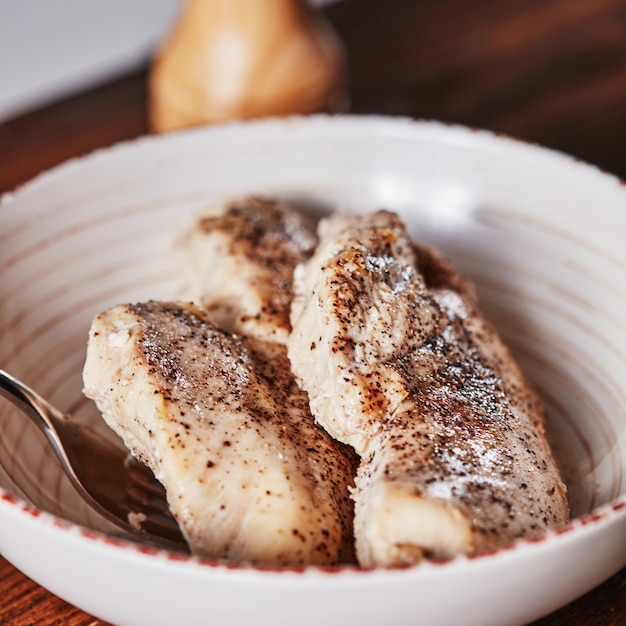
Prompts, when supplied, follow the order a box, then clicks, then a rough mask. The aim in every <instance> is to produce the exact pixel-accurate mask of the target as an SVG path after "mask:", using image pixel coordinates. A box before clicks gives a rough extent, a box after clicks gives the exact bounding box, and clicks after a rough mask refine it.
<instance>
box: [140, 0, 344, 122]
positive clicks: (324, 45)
mask: <svg viewBox="0 0 626 626" xmlns="http://www.w3.org/2000/svg"><path fill="white" fill-rule="evenodd" d="M149 81H150V82H149V96H150V102H149V117H150V124H151V127H152V130H153V131H155V132H164V131H169V130H174V129H177V128H183V127H188V126H196V125H199V124H206V123H212V122H222V121H226V120H232V119H247V118H256V117H264V116H273V115H289V114H307V113H312V112H315V111H330V112H336V111H339V110H341V109H342V107H343V106H344V104H345V102H346V96H345V94H346V92H345V57H344V54H343V48H342V46H341V43H340V41H339V39H338V38H337V36H336V35H335V33H334V31H333V30H332V28H331V27H330V25H329V24H328V22H327V21H326V20H325V19H324V17H323V16H322V14H321V13H319V12H318V11H316V10H314V9H312V8H311V7H310V6H309V5H308V4H307V3H306V1H305V0H186V2H185V4H184V5H183V8H182V11H181V14H180V16H179V19H178V21H177V23H176V24H175V25H174V27H173V29H172V31H171V33H170V34H169V36H168V37H167V38H166V39H165V41H164V42H163V45H162V46H161V48H160V49H159V50H158V51H157V53H156V55H155V58H154V62H153V65H152V67H151V71H150V78H149Z"/></svg>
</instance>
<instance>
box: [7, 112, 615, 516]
mask: <svg viewBox="0 0 626 626" xmlns="http://www.w3.org/2000/svg"><path fill="white" fill-rule="evenodd" d="M250 193H254V194H266V195H271V196H277V197H282V198H286V199H288V200H291V201H293V202H295V203H297V204H298V206H300V207H302V209H303V210H306V211H310V212H313V213H318V214H322V213H325V212H327V211H329V210H332V209H335V208H338V209H341V210H347V211H370V210H374V209H378V208H387V209H392V210H396V211H398V212H399V213H400V214H401V215H402V216H403V217H404V218H405V219H406V221H407V222H408V224H409V228H410V232H411V233H412V234H413V236H414V237H415V238H416V239H418V240H420V241H424V242H427V243H430V244H433V245H435V246H437V247H438V248H439V249H440V250H442V251H443V252H444V253H445V254H447V255H448V256H449V257H450V258H451V259H452V260H453V262H454V263H455V264H456V265H457V267H458V268H460V269H461V270H462V272H464V273H465V274H466V275H467V276H469V277H470V278H471V279H472V280H473V281H474V282H475V285H476V288H477V291H478V295H479V299H480V302H481V303H482V307H483V309H484V311H485V312H486V314H487V316H488V317H489V318H490V319H491V320H492V322H493V323H494V324H495V326H496V327H497V328H498V329H499V331H500V333H501V334H502V336H503V338H504V339H505V341H506V342H507V343H508V345H509V346H510V347H511V349H512V351H513V353H514V354H515V356H516V357H517V359H518V360H519V362H520V363H521V365H522V367H523V368H524V369H525V371H526V372H527V374H528V376H529V377H530V379H531V380H532V381H533V383H534V384H535V385H536V386H537V388H538V390H539V392H540V394H541V395H542V397H543V399H544V401H545V404H546V407H547V413H548V427H549V434H550V437H551V441H552V444H553V449H554V451H555V455H556V457H557V459H558V462H559V464H560V466H561V469H562V472H563V474H564V477H565V481H566V483H567V485H568V489H569V497H570V502H571V507H572V512H573V515H574V517H579V516H584V515H587V514H591V513H592V512H593V511H595V510H597V509H598V507H602V506H604V505H608V504H610V503H612V502H616V501H619V500H620V499H623V498H624V496H625V494H626V469H625V466H626V385H625V382H624V381H626V186H625V185H624V183H623V182H621V181H619V180H617V179H616V178H613V177H611V176H609V175H607V174H604V173H602V172H600V171H598V170H597V169H595V168H593V167H590V166H588V165H585V164H583V163H579V162H576V161H575V160H574V159H571V158H569V157H567V156H564V155H561V154H557V153H553V152H550V151H547V150H544V149H541V148H538V147H534V146H529V145H526V144H523V143H520V142H516V141H513V140H510V139H506V138H501V137H496V136H494V135H492V134H489V133H486V132H481V131H473V130H469V129H466V128H458V127H447V126H444V125H441V124H438V123H426V122H423V123H420V122H411V121H408V120H393V119H384V118H382V119H381V118H351V117H345V118H325V117H319V118H310V119H304V120H298V119H293V120H282V121H281V120H270V121H265V122H259V123H255V124H249V125H248V124H242V125H233V126H224V127H215V128H208V129H203V130H197V131H191V132H183V133H179V134H174V135H170V136H166V137H161V138H145V139H143V140H141V141H138V142H134V143H132V144H129V145H121V146H117V147H114V148H113V149H110V150H105V151H102V152H100V153H97V154H94V155H91V156H89V157H87V158H85V159H79V160H77V161H74V162H70V163H68V164H66V165H63V166H61V167H59V168H57V169H55V170H53V171H52V172H50V173H48V174H45V175H43V176H40V177H39V178H37V179H36V180H35V181H33V182H31V183H29V184H27V185H26V186H24V187H23V188H21V189H18V190H17V191H16V192H15V193H14V194H11V195H7V196H6V197H5V198H4V199H3V202H2V204H1V205H0V367H2V368H4V369H6V370H8V371H9V372H11V373H13V374H14V375H15V376H17V377H19V378H21V379H23V380H24V381H25V382H26V383H28V384H30V385H31V386H33V387H34V388H36V389H37V390H38V391H40V392H41V393H42V394H44V395H45V396H47V397H48V398H49V399H50V400H51V401H52V402H53V403H55V404H56V405H58V406H59V407H60V408H61V409H63V410H66V411H69V412H71V413H72V414H73V415H74V416H75V418H76V419H77V420H84V421H86V422H88V421H91V422H92V423H93V424H94V427H96V428H102V424H101V423H100V422H99V418H98V415H97V414H96V411H95V410H94V408H93V407H92V405H91V404H90V402H88V401H86V400H85V399H84V398H83V396H82V393H81V369H82V365H83V361H84V355H85V347H86V340H87V331H88V328H89V325H90V322H91V319H92V318H93V316H94V315H95V314H96V313H98V312H99V311H101V310H103V309H105V308H107V307H109V306H111V305H114V304H117V303H121V302H129V301H140V300H145V299H159V298H164V299H170V298H172V297H174V296H175V294H176V292H177V289H178V287H179V278H178V271H177V267H176V261H175V256H174V254H173V249H174V246H175V242H176V238H177V236H178V234H179V233H180V231H181V230H182V228H183V225H184V223H185V221H186V220H187V219H188V218H189V216H190V215H192V214H194V213H195V212H196V211H198V210H200V209H201V208H203V207H205V206H207V205H212V204H215V203H219V202H222V201H225V200H227V199H231V198H234V197H237V196H241V195H245V194H250ZM0 427H1V429H2V437H1V438H0V487H1V488H3V489H5V490H6V491H8V492H9V493H12V494H15V495H17V496H20V497H24V498H26V499H27V500H28V501H30V502H32V503H33V504H34V505H36V506H37V507H39V508H40V509H42V510H45V511H48V512H51V513H54V514H56V515H59V516H61V517H63V518H66V519H69V520H73V521H76V522H79V523H80V524H84V525H87V526H89V525H90V524H91V523H92V522H91V520H90V519H89V516H88V515H86V514H85V512H84V511H83V510H82V508H81V507H80V505H79V503H77V502H76V500H75V498H73V497H72V494H71V490H69V489H68V488H67V485H66V484H65V482H64V480H63V477H62V474H61V472H60V471H59V469H58V466H57V465H56V464H55V462H54V460H53V459H52V458H51V455H50V453H49V452H48V451H47V449H46V447H45V446H44V445H43V444H42V441H41V437H40V436H39V433H38V432H37V431H36V430H35V429H34V428H32V426H31V425H30V424H29V423H27V422H26V421H25V419H24V418H23V417H22V416H21V415H20V414H19V413H17V412H16V411H15V410H14V409H12V408H11V407H10V406H9V405H8V404H7V403H5V402H0Z"/></svg>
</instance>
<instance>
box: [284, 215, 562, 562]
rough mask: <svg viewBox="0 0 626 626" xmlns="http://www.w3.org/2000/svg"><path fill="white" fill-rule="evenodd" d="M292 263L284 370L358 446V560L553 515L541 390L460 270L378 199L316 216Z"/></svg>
mask: <svg viewBox="0 0 626 626" xmlns="http://www.w3.org/2000/svg"><path fill="white" fill-rule="evenodd" d="M319 237H320V244H319V246H318V248H317V250H316V252H315V254H314V256H313V257H312V258H311V260H310V261H308V262H306V263H304V264H302V265H300V266H299V267H298V269H297V271H296V275H295V293H296V296H295V300H294V302H293V305H292V325H293V332H292V334H291V336H290V339H289V342H288V351H289V357H290V359H291V363H292V369H293V371H294V372H295V374H296V376H297V378H298V380H299V383H300V385H301V386H302V387H303V388H304V389H305V390H306V391H307V392H308V394H309V397H310V403H311V408H312V411H313V414H314V415H315V417H316V418H317V420H318V421H319V422H320V423H321V424H322V425H323V426H324V427H325V428H326V429H327V430H328V431H329V432H330V433H331V434H332V435H333V436H334V437H336V438H337V439H339V440H340V441H343V442H345V443H347V444H350V445H351V446H354V448H355V450H356V451H357V453H358V454H359V455H360V457H361V463H360V465H359V469H358V475H357V478H356V488H355V490H354V493H353V497H354V500H355V506H356V517H355V541H356V549H357V556H358V559H359V562H360V563H361V564H362V565H364V566H378V565H398V564H407V563H413V562H416V561H418V560H420V559H422V558H424V557H430V558H435V559H442V558H448V557H451V556H454V555H457V554H461V553H474V552H481V551H484V550H488V549H492V548H495V547H498V546H502V545H504V544H507V543H509V542H511V541H512V540H514V539H515V538H518V537H527V536H531V535H535V534H537V533H540V532H541V531H543V530H545V529H546V528H548V527H550V526H554V525H557V524H560V523H562V522H564V521H565V520H566V519H567V517H568V504H567V499H566V489H565V486H564V484H563V483H562V481H561V479H560V476H559V471H558V469H557V466H556V464H555V462H554V460H553V458H552V456H551V452H550V449H549V446H548V443H547V441H546V436H545V432H544V426H543V414H542V408H541V403H540V402H539V399H538V398H537V396H536V394H535V393H534V392H533V390H532V389H531V387H530V386H529V384H528V383H527V381H526V380H525V378H524V376H523V374H522V372H521V371H520V369H519V368H518V366H517V365H516V364H515V363H514V361H513V359H512V357H511V355H510V354H509V352H508V351H507V349H506V348H505V346H504V345H503V343H502V341H501V340H500V338H499V337H498V335H497V334H496V332H495V331H494V329H493V328H492V327H491V326H490V325H489V324H488V323H487V322H486V321H485V319H484V317H483V316H482V315H481V313H480V311H479V310H478V309H477V306H476V301H475V298H474V295H473V292H472V289H471V287H470V286H469V284H468V283H467V282H466V281H464V280H463V279H462V278H461V277H460V276H459V275H458V273H457V272H456V271H455V270H454V269H453V268H452V267H451V266H450V265H449V264H447V263H445V262H444V261H442V260H441V259H440V258H439V257H438V256H437V255H436V254H435V253H434V252H433V251H432V250H429V249H427V248H422V247H416V246H414V245H413V244H412V242H411V241H410V239H409V237H408V236H407V234H406V232H405V226H404V224H403V223H402V222H401V221H400V220H399V219H398V217H397V216H396V215H394V214H392V213H389V212H384V211H381V212H378V213H374V214H371V215H368V216H364V217H351V216H341V215H336V216H333V217H330V218H327V219H325V220H324V221H322V223H321V225H320V228H319Z"/></svg>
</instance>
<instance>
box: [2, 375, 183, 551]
mask: <svg viewBox="0 0 626 626" xmlns="http://www.w3.org/2000/svg"><path fill="white" fill-rule="evenodd" d="M0 395H2V396H4V397H5V398H6V399H7V400H9V401H10V402H11V403H12V404H13V405H15V406H16V407H17V408H18V409H20V410H21V411H22V412H23V413H24V414H25V415H26V416H28V417H29V418H30V420H31V421H32V422H33V423H34V424H35V425H36V426H37V427H38V428H39V429H40V430H41V431H42V432H43V434H44V435H45V436H46V439H47V440H48V442H49V443H50V445H51V447H52V450H53V452H54V453H55V455H56V456H57V458H58V459H59V461H60V462H61V465H62V467H63V469H64V471H65V473H66V474H67V476H68V478H69V480H70V482H71V484H72V485H73V487H74V489H75V490H76V492H77V493H78V495H79V496H80V497H81V498H82V499H83V500H84V501H85V503H87V505H88V506H89V507H91V508H92V509H93V510H94V511H95V512H96V513H98V514H99V515H100V516H101V517H103V518H104V519H106V520H107V521H108V522H109V523H111V524H113V525H114V526H115V528H116V532H115V535H116V536H119V537H122V538H125V539H131V540H134V541H140V542H142V543H147V544H151V545H153V546H155V547H159V548H166V549H170V550H176V551H185V552H187V551H188V548H187V544H186V542H185V540H184V539H183V536H182V534H181V532H180V529H179V527H178V524H177V523H176V520H175V519H174V518H173V517H172V515H171V513H170V512H169V508H168V506H167V501H166V499H165V490H164V489H163V487H162V485H161V484H160V483H159V482H158V481H157V480H156V479H155V477H154V475H153V474H152V472H151V471H150V470H149V469H148V468H147V467H146V466H145V465H143V463H140V462H139V461H137V460H135V459H134V458H133V457H132V456H131V455H130V454H129V453H128V451H127V450H126V449H125V448H124V447H123V446H122V445H121V444H120V445H116V444H115V443H112V442H111V441H109V440H108V439H105V438H104V437H102V436H101V435H99V434H97V433H96V432H95V431H93V430H91V429H88V428H86V427H84V426H81V425H80V424H77V423H76V422H74V421H72V420H71V419H70V418H69V416H67V415H64V414H63V413H62V412H61V411H59V410H58V409H57V408H55V407H54V406H52V405H51V404H50V403H49V402H48V401H47V400H45V399H44V398H43V397H41V396H40V395H39V394H38V393H36V392H35V391H33V390H32V389H30V388H29V387H27V386H26V385H25V384H24V383H22V382H21V381H19V380H17V379H16V378H14V377H13V376H11V375H10V374H8V373H7V372H5V371H4V370H1V369H0Z"/></svg>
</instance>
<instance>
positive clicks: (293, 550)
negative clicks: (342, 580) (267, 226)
mask: <svg viewBox="0 0 626 626" xmlns="http://www.w3.org/2000/svg"><path fill="white" fill-rule="evenodd" d="M84 388H85V393H86V395H87V396H88V397H90V398H92V399H94V400H95V402H96V404H97V406H98V408H99V409H100V410H101V412H102V415H103V417H104V419H105V420H106V422H107V423H108V424H109V425H110V426H111V428H113V430H115V431H116V432H117V433H118V434H119V435H120V436H121V437H122V439H123V440H124V442H125V444H126V445H127V447H128V448H129V449H130V450H131V451H133V453H134V454H135V455H136V456H137V457H138V458H140V459H141V460H143V461H144V462H145V463H146V464H147V465H148V466H149V467H150V468H151V469H152V470H153V471H154V473H155V475H156V476H157V478H159V480H160V481H161V482H162V483H163V485H164V486H165V488H166V492H167V498H168V503H169V506H170V508H171V510H172V513H173V514H174V516H175V517H176V519H177V520H178V522H179V524H180V526H181V529H182V531H183V534H184V535H185V537H186V539H187V540H188V542H189V545H190V547H191V549H192V551H193V552H194V553H196V554H198V555H203V556H208V557H212V558H220V559H222V558H223V559H228V560H232V561H236V562H249V563H256V564H264V565H306V564H332V563H338V562H346V561H351V560H353V558H354V557H353V540H352V508H353V506H352V502H351V501H350V497H349V493H348V485H349V484H351V483H352V476H353V472H354V466H353V463H352V462H351V460H350V456H349V455H346V453H345V450H344V448H343V446H341V444H339V443H338V442H336V441H334V440H333V439H332V438H331V437H329V436H328V434H327V433H326V432H325V431H324V430H323V429H322V428H321V427H319V426H318V425H317V424H316V423H315V422H314V421H313V419H312V417H311V414H310V411H309V408H308V398H307V396H306V394H305V393H304V392H302V391H301V390H300V389H299V388H298V387H297V385H296V384H295V380H294V377H293V376H292V374H291V371H290V367H289V362H288V359H287V355H286V348H285V346H283V345H280V344H276V343H267V342H261V341H259V340H256V339H254V338H251V337H243V336H239V335H233V334H231V333H229V332H226V331H223V330H220V329H218V328H217V327H215V326H214V325H213V324H212V323H211V322H210V321H209V320H208V318H207V316H206V313H205V312H203V311H201V310H200V309H198V308H196V307H195V306H193V305H183V304H179V303H163V302H146V303H142V304H133V305H131V304H127V305H119V306H116V307H113V308H112V309H110V310H108V311H105V312H103V313H101V314H100V315H98V316H96V318H95V319H94V321H93V324H92V328H91V331H90V337H89V344H88V351H87V359H86V363H85V367H84Z"/></svg>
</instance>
